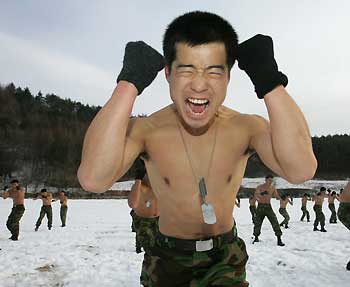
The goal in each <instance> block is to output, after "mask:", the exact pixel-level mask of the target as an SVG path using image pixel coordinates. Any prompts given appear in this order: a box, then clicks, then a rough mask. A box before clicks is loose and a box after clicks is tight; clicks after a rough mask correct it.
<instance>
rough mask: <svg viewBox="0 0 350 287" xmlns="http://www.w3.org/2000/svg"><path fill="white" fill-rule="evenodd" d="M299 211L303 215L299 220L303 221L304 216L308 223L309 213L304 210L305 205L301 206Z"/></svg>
mask: <svg viewBox="0 0 350 287" xmlns="http://www.w3.org/2000/svg"><path fill="white" fill-rule="evenodd" d="M301 211H302V212H303V215H302V217H301V218H300V221H303V220H304V218H305V216H306V219H307V222H309V221H310V213H309V211H308V210H307V209H306V206H305V205H303V206H302V207H301Z"/></svg>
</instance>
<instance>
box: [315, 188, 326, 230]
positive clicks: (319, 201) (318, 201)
mask: <svg viewBox="0 0 350 287" xmlns="http://www.w3.org/2000/svg"><path fill="white" fill-rule="evenodd" d="M325 196H326V188H325V187H323V186H322V187H321V188H320V191H319V192H318V193H316V194H315V195H314V197H313V198H312V200H313V201H314V202H315V205H314V207H313V209H314V211H315V221H314V231H321V232H327V230H326V229H325V228H324V227H325V216H324V213H323V212H322V205H323V201H324V198H325ZM319 223H320V224H321V229H320V230H319V229H318V228H317V227H318V224H319Z"/></svg>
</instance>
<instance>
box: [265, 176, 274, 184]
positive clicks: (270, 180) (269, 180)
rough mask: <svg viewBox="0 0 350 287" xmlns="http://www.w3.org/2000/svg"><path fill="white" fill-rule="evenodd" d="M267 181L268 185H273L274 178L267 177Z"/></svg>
mask: <svg viewBox="0 0 350 287" xmlns="http://www.w3.org/2000/svg"><path fill="white" fill-rule="evenodd" d="M265 182H266V183H267V184H268V185H271V184H272V182H273V179H272V178H271V177H268V178H265Z"/></svg>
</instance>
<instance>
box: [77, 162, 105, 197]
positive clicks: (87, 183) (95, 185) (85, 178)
mask: <svg viewBox="0 0 350 287" xmlns="http://www.w3.org/2000/svg"><path fill="white" fill-rule="evenodd" d="M77 177H78V181H79V183H80V185H81V187H82V188H83V189H84V190H86V191H89V192H95V193H102V192H105V191H107V190H108V189H109V188H110V185H103V184H101V183H99V182H98V181H97V180H94V179H92V177H91V176H90V175H89V174H87V173H85V172H84V171H83V170H82V169H81V168H79V169H78V173H77Z"/></svg>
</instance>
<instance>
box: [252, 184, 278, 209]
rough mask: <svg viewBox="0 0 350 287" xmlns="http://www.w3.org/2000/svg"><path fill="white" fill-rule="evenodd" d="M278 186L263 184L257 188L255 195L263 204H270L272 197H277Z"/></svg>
mask: <svg viewBox="0 0 350 287" xmlns="http://www.w3.org/2000/svg"><path fill="white" fill-rule="evenodd" d="M276 193H277V191H276V188H275V187H274V186H273V185H269V184H266V183H264V184H261V185H259V186H258V187H257V188H256V190H255V197H256V198H257V200H258V203H261V204H270V203H271V198H272V197H273V196H274V197H276Z"/></svg>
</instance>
